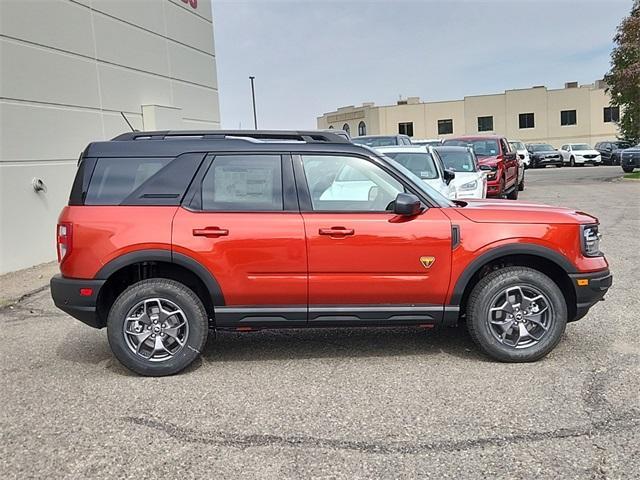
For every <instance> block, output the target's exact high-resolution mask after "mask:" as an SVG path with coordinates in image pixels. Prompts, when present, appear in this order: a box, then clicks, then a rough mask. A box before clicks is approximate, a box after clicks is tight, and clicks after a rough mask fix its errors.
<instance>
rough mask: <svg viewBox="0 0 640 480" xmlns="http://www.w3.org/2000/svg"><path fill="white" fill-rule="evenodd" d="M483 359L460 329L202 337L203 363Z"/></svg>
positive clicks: (340, 330) (293, 331) (273, 332)
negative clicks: (442, 357)
mask: <svg viewBox="0 0 640 480" xmlns="http://www.w3.org/2000/svg"><path fill="white" fill-rule="evenodd" d="M443 353H444V354H447V355H453V356H458V357H460V358H465V359H470V358H473V359H483V358H484V357H483V356H482V355H481V354H480V352H479V351H478V350H477V348H476V347H475V345H474V344H473V342H472V340H471V338H470V337H469V335H468V334H467V332H466V330H465V329H464V328H442V329H435V330H426V331H425V330H423V329H420V328H410V327H407V328H335V329H334V328H323V329H309V330H306V329H291V330H265V331H260V332H255V333H234V332H219V333H217V335H216V338H213V335H212V336H211V337H210V338H209V340H208V341H207V345H206V347H205V350H204V352H203V353H202V355H203V358H204V360H206V361H208V362H234V361H241V362H247V361H262V360H290V359H313V358H359V357H362V358H366V357H387V356H389V357H391V356H412V355H420V356H429V355H438V354H443Z"/></svg>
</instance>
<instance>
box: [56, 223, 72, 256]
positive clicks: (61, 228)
mask: <svg viewBox="0 0 640 480" xmlns="http://www.w3.org/2000/svg"><path fill="white" fill-rule="evenodd" d="M72 232H73V228H72V225H71V224H70V223H59V224H58V228H57V234H56V237H57V242H56V243H57V244H58V263H62V261H63V260H64V258H65V257H66V256H67V255H69V253H70V252H71V248H72V246H73V243H72V238H73V235H72Z"/></svg>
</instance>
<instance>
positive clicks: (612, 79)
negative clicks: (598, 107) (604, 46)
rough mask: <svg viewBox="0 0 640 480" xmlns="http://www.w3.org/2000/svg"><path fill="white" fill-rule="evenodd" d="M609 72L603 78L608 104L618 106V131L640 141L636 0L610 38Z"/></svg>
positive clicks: (639, 5) (639, 31) (639, 21)
mask: <svg viewBox="0 0 640 480" xmlns="http://www.w3.org/2000/svg"><path fill="white" fill-rule="evenodd" d="M613 41H614V43H615V46H614V48H613V51H612V52H611V70H610V71H609V73H607V74H606V75H605V77H604V79H605V81H606V82H607V85H608V92H609V93H610V94H611V105H613V106H617V107H620V110H621V112H620V123H619V127H620V132H621V136H622V137H624V138H625V139H627V140H633V141H635V142H639V141H640V0H634V2H633V6H632V7H631V13H629V16H628V17H627V18H625V19H624V20H622V23H620V25H619V26H618V31H617V33H616V35H615V36H614V37H613Z"/></svg>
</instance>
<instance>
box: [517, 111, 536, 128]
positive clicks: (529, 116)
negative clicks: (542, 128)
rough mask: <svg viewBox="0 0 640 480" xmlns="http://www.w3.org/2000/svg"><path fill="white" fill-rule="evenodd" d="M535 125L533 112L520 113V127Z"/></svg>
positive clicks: (532, 126)
mask: <svg viewBox="0 0 640 480" xmlns="http://www.w3.org/2000/svg"><path fill="white" fill-rule="evenodd" d="M535 126H536V122H535V118H534V116H533V113H521V114H520V128H534V127H535Z"/></svg>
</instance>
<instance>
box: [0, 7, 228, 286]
mask: <svg viewBox="0 0 640 480" xmlns="http://www.w3.org/2000/svg"><path fill="white" fill-rule="evenodd" d="M191 4H193V5H195V6H196V8H194V7H193V6H192V5H191ZM191 4H190V3H189V2H185V1H183V0H135V1H133V0H77V1H72V0H28V1H24V0H0V62H1V63H0V74H1V78H0V80H1V81H0V130H1V131H0V273H4V272H7V271H12V270H17V269H20V268H24V267H27V266H30V265H34V264H37V263H42V262H46V261H50V260H53V259H55V255H56V254H55V245H54V232H55V224H56V219H57V216H58V213H59V212H60V210H61V208H62V207H63V205H65V204H66V202H67V199H68V195H69V191H70V186H71V183H72V181H73V177H74V175H75V170H76V162H77V158H78V156H79V154H80V152H81V151H82V150H83V149H84V147H85V146H86V145H87V143H89V142H91V141H95V140H102V139H108V138H112V137H114V136H115V135H117V134H119V133H122V132H125V131H128V130H129V127H128V126H127V124H126V123H125V122H124V120H123V119H122V117H121V115H120V112H121V111H122V112H124V113H125V114H126V116H127V118H128V119H129V121H130V122H131V123H132V124H133V126H134V127H135V128H137V129H141V130H142V129H147V130H148V129H165V128H174V129H177V128H189V129H196V128H207V129H209V128H219V125H220V113H219V106H218V85H217V75H216V67H215V65H216V64H215V50H214V42H213V18H212V12H211V4H210V0H197V1H194V2H191ZM33 178H40V179H42V180H43V182H44V183H45V185H46V187H47V190H46V192H41V193H36V192H35V191H34V189H33V188H32V186H31V182H32V179H33Z"/></svg>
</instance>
